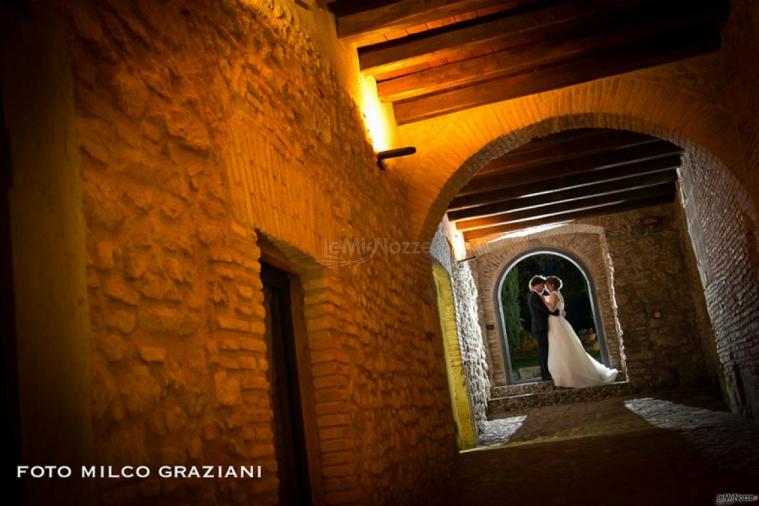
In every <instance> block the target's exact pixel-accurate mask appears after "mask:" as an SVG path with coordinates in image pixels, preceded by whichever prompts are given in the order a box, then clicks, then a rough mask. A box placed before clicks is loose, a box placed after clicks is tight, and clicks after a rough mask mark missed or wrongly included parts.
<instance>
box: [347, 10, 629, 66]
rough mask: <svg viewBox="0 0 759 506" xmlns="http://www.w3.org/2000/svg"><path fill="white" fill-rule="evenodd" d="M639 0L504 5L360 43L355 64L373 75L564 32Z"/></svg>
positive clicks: (612, 14) (606, 17)
mask: <svg viewBox="0 0 759 506" xmlns="http://www.w3.org/2000/svg"><path fill="white" fill-rule="evenodd" d="M638 4H640V0H585V1H583V2H580V3H577V2H564V3H559V4H557V5H553V6H549V7H547V8H539V9H529V8H525V9H523V10H524V12H522V11H521V10H518V11H516V12H514V11H507V12H506V13H501V14H496V15H492V16H485V17H484V18H480V19H475V20H471V21H464V22H461V23H457V24H454V25H450V26H446V27H443V28H439V29H437V30H430V31H429V32H423V33H421V34H417V35H412V36H409V37H404V38H403V39H399V40H395V41H389V42H386V43H383V44H376V45H373V46H367V47H363V48H360V49H359V51H358V56H359V64H360V68H361V70H362V71H365V72H367V73H370V74H372V75H376V74H382V73H385V72H389V71H392V70H396V69H399V68H404V67H410V66H413V65H418V64H420V63H426V62H429V61H432V60H439V59H442V58H446V57H449V56H452V55H453V54H455V53H457V52H460V51H462V50H470V49H476V48H479V47H483V46H488V45H490V44H492V43H493V42H495V41H498V43H499V45H500V44H505V45H506V46H512V47H513V46H517V45H521V44H524V43H525V42H529V41H534V40H537V39H541V38H545V37H546V36H548V35H550V36H552V37H559V36H561V35H566V34H567V33H569V31H570V30H571V29H574V30H576V29H577V24H578V23H584V22H587V23H601V22H604V21H608V20H609V19H612V18H614V17H618V16H620V15H622V14H625V13H629V11H630V9H631V8H633V7H634V6H636V5H638ZM549 5H550V3H549Z"/></svg>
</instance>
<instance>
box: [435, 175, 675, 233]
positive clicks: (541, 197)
mask: <svg viewBox="0 0 759 506" xmlns="http://www.w3.org/2000/svg"><path fill="white" fill-rule="evenodd" d="M675 181H677V172H676V171H675V170H673V169H670V170H667V171H664V172H655V173H653V174H648V175H647V176H642V177H637V178H635V179H632V180H631V179H629V178H626V179H616V180H612V181H605V182H600V183H596V184H589V185H582V186H574V187H571V188H559V189H557V190H553V191H546V192H542V193H539V194H537V195H533V196H529V197H519V198H514V199H510V200H505V201H503V202H497V203H493V204H487V205H484V206H477V207H471V208H467V209H461V210H459V211H450V212H449V213H448V219H449V220H451V221H455V222H456V224H457V225H459V224H460V225H461V228H462V229H465V228H468V224H469V221H468V220H470V219H472V218H480V217H488V216H493V215H499V214H504V213H511V212H514V211H520V210H527V209H534V210H535V212H540V208H542V207H544V206H547V205H552V204H560V203H568V202H573V203H576V202H579V201H582V200H587V199H590V198H595V197H601V196H607V195H608V196H613V198H620V197H624V196H625V194H626V193H628V192H631V191H635V190H639V189H642V188H653V187H656V186H660V185H666V184H671V183H674V182H675ZM462 220H463V221H462Z"/></svg>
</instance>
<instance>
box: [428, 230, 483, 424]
mask: <svg viewBox="0 0 759 506" xmlns="http://www.w3.org/2000/svg"><path fill="white" fill-rule="evenodd" d="M445 229H446V222H444V223H443V224H441V226H440V228H439V229H438V232H437V233H436V234H435V237H434V239H433V240H432V244H431V247H430V254H431V256H432V258H434V259H435V260H436V261H438V262H440V264H441V265H442V266H443V267H444V268H445V270H446V271H447V272H448V273H449V275H450V276H451V282H452V286H453V295H454V301H455V304H456V328H457V330H458V334H459V346H460V349H461V358H462V361H463V363H464V370H465V371H466V376H467V385H468V388H469V395H470V399H471V402H472V412H473V415H474V419H475V423H476V425H477V428H478V431H482V430H484V428H485V421H486V420H487V408H488V399H489V398H490V376H489V372H488V369H489V367H488V360H487V358H486V352H485V344H484V343H485V341H484V339H483V335H482V327H481V323H480V318H479V315H480V309H479V294H478V287H477V282H476V279H477V273H476V271H475V265H474V264H473V263H472V262H462V263H459V262H456V261H455V260H454V258H453V255H452V253H451V246H450V244H449V242H448V240H447V239H446V234H445Z"/></svg>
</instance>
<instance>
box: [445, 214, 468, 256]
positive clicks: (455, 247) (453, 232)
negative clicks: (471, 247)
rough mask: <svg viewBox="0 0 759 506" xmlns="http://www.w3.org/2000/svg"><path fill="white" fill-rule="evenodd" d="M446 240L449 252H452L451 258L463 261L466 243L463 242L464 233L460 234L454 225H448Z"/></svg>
mask: <svg viewBox="0 0 759 506" xmlns="http://www.w3.org/2000/svg"><path fill="white" fill-rule="evenodd" d="M448 240H449V241H450V243H451V250H452V251H453V258H454V259H455V260H463V259H465V258H466V241H464V233H463V232H460V231H459V230H458V229H457V228H456V225H454V224H453V223H450V222H449V223H448Z"/></svg>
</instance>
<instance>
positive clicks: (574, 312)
mask: <svg viewBox="0 0 759 506" xmlns="http://www.w3.org/2000/svg"><path fill="white" fill-rule="evenodd" d="M536 274H542V275H544V276H558V277H560V278H561V279H562V280H563V282H564V287H563V288H562V290H561V291H562V294H563V295H564V300H565V302H566V311H567V316H566V318H567V320H568V321H569V323H570V324H571V325H572V327H573V328H574V329H575V332H576V333H577V335H578V336H579V337H580V340H581V341H582V343H583V346H584V347H585V350H586V351H587V352H588V353H590V354H591V355H593V357H594V358H596V360H598V361H600V362H602V363H603V364H605V365H607V366H608V365H610V364H609V353H608V349H607V346H606V337H605V335H604V331H603V325H602V322H601V320H600V317H599V315H598V311H597V310H596V308H597V307H598V304H597V302H596V297H595V289H594V287H593V283H592V280H591V278H590V276H589V274H588V271H587V269H586V268H585V267H584V266H583V265H582V263H581V262H580V261H579V260H577V259H575V258H573V257H572V256H571V255H569V254H567V253H564V252H560V251H556V250H549V249H539V250H533V251H528V252H526V253H523V254H522V255H520V256H518V257H517V258H515V259H514V260H512V261H511V262H510V263H509V264H508V265H507V266H506V268H505V269H504V271H503V272H502V273H501V275H500V277H499V278H498V284H497V290H496V291H495V299H496V300H495V304H496V307H497V314H499V315H500V318H499V330H500V334H501V339H502V343H503V350H504V363H505V364H506V374H507V377H508V378H509V383H510V384H513V383H528V382H533V381H540V367H539V365H538V352H537V342H536V341H535V339H534V338H533V337H532V333H531V330H530V310H529V308H528V306H527V296H528V295H529V286H528V285H529V280H530V278H531V277H532V276H534V275H536Z"/></svg>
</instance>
